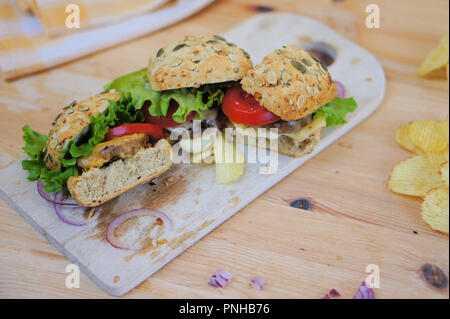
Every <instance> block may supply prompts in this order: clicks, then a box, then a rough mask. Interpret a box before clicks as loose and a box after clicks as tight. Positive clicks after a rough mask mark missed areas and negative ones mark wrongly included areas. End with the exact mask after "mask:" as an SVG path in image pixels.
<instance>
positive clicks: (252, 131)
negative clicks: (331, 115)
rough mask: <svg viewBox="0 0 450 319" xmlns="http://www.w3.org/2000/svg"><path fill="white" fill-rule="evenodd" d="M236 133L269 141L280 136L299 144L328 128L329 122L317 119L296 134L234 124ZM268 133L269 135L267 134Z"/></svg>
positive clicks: (321, 118) (320, 118)
mask: <svg viewBox="0 0 450 319" xmlns="http://www.w3.org/2000/svg"><path fill="white" fill-rule="evenodd" d="M233 124H234V126H235V128H236V132H237V133H239V134H241V135H246V136H249V137H253V138H257V137H263V138H264V137H265V138H268V139H277V138H279V137H280V136H283V135H285V136H288V137H290V138H292V139H294V140H296V141H298V142H303V141H304V140H306V139H307V138H309V137H310V136H311V135H313V134H314V133H316V132H317V131H318V130H320V129H322V128H324V127H326V126H327V122H326V121H325V119H324V118H323V117H318V118H315V119H314V120H313V121H312V122H311V123H309V124H308V125H307V126H305V127H303V128H302V129H301V130H300V131H298V132H295V133H275V132H273V131H271V130H258V128H257V127H250V126H246V125H242V124H236V123H233ZM267 132H268V133H269V134H267Z"/></svg>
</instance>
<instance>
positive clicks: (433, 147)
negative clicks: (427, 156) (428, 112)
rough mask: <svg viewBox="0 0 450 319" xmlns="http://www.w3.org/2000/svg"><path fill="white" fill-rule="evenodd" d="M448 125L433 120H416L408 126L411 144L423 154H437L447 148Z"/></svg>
mask: <svg viewBox="0 0 450 319" xmlns="http://www.w3.org/2000/svg"><path fill="white" fill-rule="evenodd" d="M448 135H449V133H448V125H447V124H446V122H442V121H434V120H418V121H414V122H412V123H411V124H410V126H409V137H410V138H411V142H412V143H413V144H414V145H415V146H416V147H418V148H419V149H420V150H422V151H423V152H425V153H428V152H432V153H439V152H442V151H443V150H444V149H445V148H446V147H447V146H448Z"/></svg>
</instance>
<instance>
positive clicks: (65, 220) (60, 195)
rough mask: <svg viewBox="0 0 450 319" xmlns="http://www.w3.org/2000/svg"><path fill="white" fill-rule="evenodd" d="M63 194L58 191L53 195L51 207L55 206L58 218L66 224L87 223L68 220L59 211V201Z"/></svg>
mask: <svg viewBox="0 0 450 319" xmlns="http://www.w3.org/2000/svg"><path fill="white" fill-rule="evenodd" d="M62 196H63V192H62V191H61V192H58V193H56V195H55V201H54V202H53V207H54V208H55V212H56V215H58V217H59V219H61V220H62V221H63V222H65V223H66V224H69V225H72V226H84V225H86V224H87V223H86V222H74V221H71V220H68V219H67V218H66V217H64V215H63V214H62V213H61V208H60V204H58V203H59V202H61V199H62Z"/></svg>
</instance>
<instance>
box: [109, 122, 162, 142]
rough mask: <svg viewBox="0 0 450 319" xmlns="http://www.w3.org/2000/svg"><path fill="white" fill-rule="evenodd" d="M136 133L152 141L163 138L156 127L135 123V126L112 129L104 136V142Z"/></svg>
mask: <svg viewBox="0 0 450 319" xmlns="http://www.w3.org/2000/svg"><path fill="white" fill-rule="evenodd" d="M136 133H145V134H147V135H148V136H150V138H151V139H152V140H153V141H156V140H159V139H161V138H163V137H164V134H163V130H162V128H161V127H159V126H158V125H154V124H150V123H136V124H124V125H120V126H116V127H113V128H112V129H110V130H109V132H108V134H106V138H105V140H106V141H110V140H112V139H115V138H117V137H121V136H125V135H131V134H136Z"/></svg>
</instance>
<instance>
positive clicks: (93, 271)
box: [0, 13, 385, 296]
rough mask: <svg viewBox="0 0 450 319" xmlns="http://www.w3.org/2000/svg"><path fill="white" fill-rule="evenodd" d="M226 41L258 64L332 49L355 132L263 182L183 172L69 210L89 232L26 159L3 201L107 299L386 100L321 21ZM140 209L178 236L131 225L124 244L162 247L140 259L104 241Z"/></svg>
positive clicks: (5, 178)
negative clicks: (315, 48)
mask: <svg viewBox="0 0 450 319" xmlns="http://www.w3.org/2000/svg"><path fill="white" fill-rule="evenodd" d="M224 36H225V37H226V38H227V40H228V41H231V42H234V43H236V44H238V45H239V46H241V47H242V48H244V49H245V50H246V51H247V52H249V53H250V55H251V56H252V58H253V60H254V62H255V63H259V62H260V61H261V60H262V59H263V57H264V56H265V55H266V54H269V53H270V52H272V51H273V50H275V49H276V48H279V47H281V46H283V45H288V44H293V45H298V46H304V45H305V43H306V42H309V41H321V42H325V43H328V44H329V45H331V46H332V47H334V48H335V49H336V52H337V58H336V61H335V62H334V64H333V65H332V66H331V67H330V68H329V70H330V73H331V75H332V76H333V78H334V79H336V80H338V81H340V82H342V83H343V84H344V85H345V87H346V88H347V95H348V96H353V97H355V99H356V101H357V102H358V105H359V106H358V109H357V111H356V112H355V113H353V114H351V115H349V117H348V118H347V120H348V124H346V125H344V126H342V127H339V128H335V129H326V130H324V132H323V136H322V141H321V142H320V144H319V146H318V147H317V149H316V150H315V152H314V153H313V154H311V155H309V156H307V157H304V158H301V159H294V158H290V157H286V156H279V158H278V164H279V166H278V170H277V172H276V173H275V174H268V175H262V174H259V169H260V164H249V165H248V166H247V170H246V173H245V176H244V177H243V178H242V179H241V180H240V181H239V182H236V183H234V184H231V185H216V184H215V168H214V165H211V166H208V165H204V164H177V165H174V167H173V168H172V169H171V170H170V171H169V172H167V173H166V174H164V175H163V176H160V177H159V178H158V179H157V180H155V181H154V183H155V185H153V184H148V183H147V184H145V185H141V186H140V187H138V188H136V189H134V190H132V191H130V192H128V193H127V194H124V195H122V196H121V197H119V198H117V199H115V200H113V201H111V202H110V203H107V204H105V205H103V206H101V207H99V208H97V209H95V210H94V211H91V210H85V209H83V208H65V209H64V210H63V212H64V214H66V215H67V216H68V217H69V218H72V219H76V220H81V219H84V218H87V216H89V215H92V214H93V217H91V218H90V219H88V225H87V226H83V227H75V226H70V225H67V224H64V223H63V222H61V221H60V220H59V219H58V217H57V216H56V215H55V213H54V210H53V206H52V205H51V204H49V203H47V202H46V201H45V200H43V199H42V198H41V197H40V196H39V195H38V193H37V191H36V183H35V182H29V181H28V180H27V179H26V173H25V172H24V171H22V169H21V165H20V160H22V159H20V160H17V161H16V162H14V163H12V164H11V165H10V166H8V167H6V168H4V169H2V170H1V171H0V195H1V196H2V197H3V198H4V199H5V200H6V201H7V202H8V203H9V204H10V205H11V206H12V207H14V209H15V210H17V212H18V213H19V214H21V215H22V216H23V217H24V218H25V219H26V220H27V221H28V222H29V223H30V224H31V225H32V226H33V227H34V228H36V230H38V231H39V232H40V233H41V234H42V235H43V236H45V238H47V239H48V240H49V241H50V242H51V243H52V244H53V245H54V246H55V247H56V248H57V249H58V250H60V251H61V252H62V253H63V254H64V255H65V256H67V258H68V259H69V260H70V261H71V262H73V263H75V264H77V265H79V267H80V269H81V271H83V272H84V273H85V274H86V275H87V276H88V277H89V278H90V279H91V280H92V281H93V282H95V283H96V284H97V285H98V286H99V287H100V288H101V289H103V290H104V291H105V292H107V293H108V294H111V295H113V296H121V295H123V294H125V293H127V292H128V291H130V290H131V289H133V288H134V287H136V286H137V285H139V284H140V283H141V282H142V281H144V280H145V279H147V278H148V277H149V276H151V275H152V274H154V273H155V272H156V271H158V270H159V269H160V268H161V267H162V266H164V265H165V264H167V263H168V262H169V261H170V260H172V259H173V258H175V257H176V256H178V255H179V254H181V253H182V252H183V251H184V250H186V249H187V248H189V247H190V246H191V245H193V244H194V243H195V242H197V241H198V240H200V239H201V238H202V237H203V236H205V235H206V234H208V233H209V232H210V231H212V230H213V229H215V228H216V227H217V226H219V225H220V224H221V223H223V222H224V221H226V220H227V219H228V218H230V217H231V216H232V215H234V214H235V213H237V212H238V211H239V210H241V209H242V208H243V207H245V206H246V205H247V204H249V203H250V202H251V201H253V200H254V199H256V198H257V197H258V196H259V195H261V194H262V193H263V192H264V191H266V190H267V189H269V188H270V187H272V186H273V185H275V184H276V183H278V182H279V181H280V180H281V179H283V178H284V177H286V176H287V175H288V174H289V173H291V172H292V171H293V170H295V169H297V168H298V167H300V166H301V165H302V164H303V163H305V162H306V161H308V160H310V159H311V158H313V157H314V156H315V155H317V154H318V153H319V152H321V151H322V150H323V149H325V148H326V147H328V146H329V145H330V144H332V143H334V142H335V141H336V140H337V139H339V138H340V137H341V136H343V135H344V134H345V133H347V132H348V131H349V130H351V129H352V128H354V127H355V126H356V125H358V124H359V123H360V122H361V121H363V120H364V119H366V118H367V117H368V116H370V115H371V114H372V112H374V111H375V110H376V109H377V108H378V106H379V105H380V104H381V102H382V100H383V97H384V93H385V76H384V72H383V69H382V67H381V65H380V64H379V63H378V61H377V60H376V59H375V58H374V57H373V56H372V55H371V54H370V53H369V52H367V51H365V50H364V49H362V48H361V47H359V46H358V45H356V44H354V43H352V42H351V41H349V40H347V39H345V38H343V37H342V36H340V35H338V34H337V33H335V32H334V31H333V30H331V29H329V28H328V27H326V26H324V25H322V24H321V23H319V22H317V21H315V20H312V19H309V18H306V17H302V16H297V15H290V14H279V13H274V14H264V15H260V16H257V17H255V18H252V19H251V20H248V21H247V22H245V23H244V24H242V25H240V26H238V27H236V28H235V29H233V30H231V31H230V32H229V33H227V34H225V35H224ZM75 85H76V84H75ZM99 90H101V88H99ZM17 129H18V130H19V129H20V128H17ZM330 161H332V159H330ZM140 207H149V208H153V209H158V210H161V211H163V212H164V213H166V214H167V215H168V216H169V217H170V218H171V219H172V220H173V224H174V227H173V229H172V231H170V232H166V231H165V229H164V227H162V226H157V225H156V226H155V224H154V223H153V222H154V220H153V219H152V218H150V217H142V218H140V219H137V218H136V219H131V220H129V221H127V222H126V223H124V224H123V225H122V226H121V227H120V228H119V229H118V230H117V234H118V235H119V236H121V238H122V239H123V241H126V242H134V241H136V240H141V239H143V238H149V237H151V238H154V239H155V240H156V242H157V243H158V245H157V246H156V247H154V245H148V247H147V248H146V249H144V250H141V251H137V252H136V251H127V250H121V249H117V248H114V247H112V246H111V245H110V244H109V243H108V242H107V241H106V238H105V231H106V227H107V225H108V224H109V222H110V221H112V220H113V219H114V218H115V217H117V216H119V215H120V214H122V213H124V212H126V211H128V210H130V209H134V208H140Z"/></svg>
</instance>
